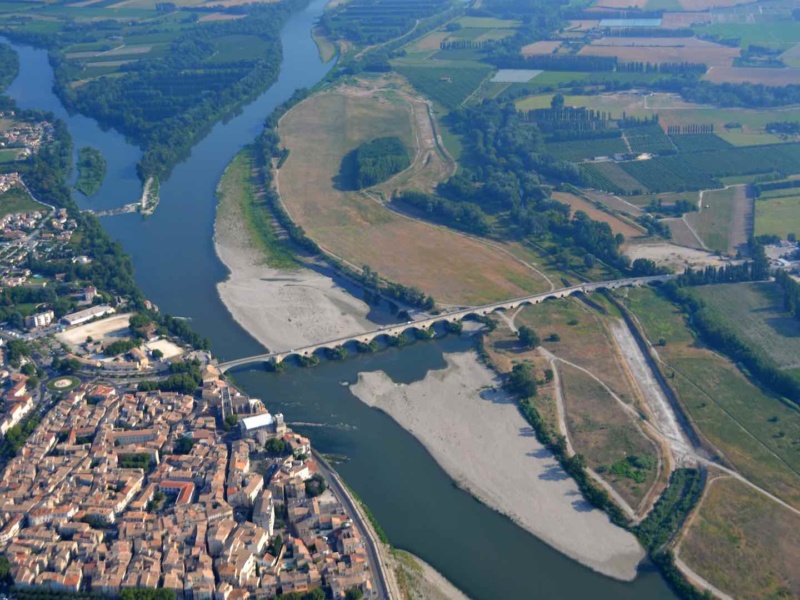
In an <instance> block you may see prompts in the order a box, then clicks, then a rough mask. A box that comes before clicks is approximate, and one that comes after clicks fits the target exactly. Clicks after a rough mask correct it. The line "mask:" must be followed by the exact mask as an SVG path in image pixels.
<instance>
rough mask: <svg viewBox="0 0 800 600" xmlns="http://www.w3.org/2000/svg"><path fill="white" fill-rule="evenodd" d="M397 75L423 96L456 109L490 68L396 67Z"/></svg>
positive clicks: (476, 87)
mask: <svg viewBox="0 0 800 600" xmlns="http://www.w3.org/2000/svg"><path fill="white" fill-rule="evenodd" d="M396 70H397V72H398V73H400V74H401V75H403V76H404V77H406V79H408V80H409V81H410V82H411V84H412V85H413V86H414V87H415V88H417V89H418V90H419V91H420V92H422V93H423V94H424V95H426V96H428V97H429V98H431V99H432V100H435V101H436V102H438V103H439V104H441V105H442V106H444V107H446V108H449V109H452V108H457V107H458V106H459V105H460V104H461V103H462V102H464V100H466V99H467V98H468V97H469V96H470V95H471V94H472V93H473V92H474V91H475V90H477V89H478V86H480V84H481V83H482V82H483V81H484V80H485V79H486V78H487V77H488V76H489V74H490V73H491V68H489V67H488V66H486V67H480V66H474V67H461V66H459V67H456V68H453V67H410V66H399V65H398V66H397V67H396Z"/></svg>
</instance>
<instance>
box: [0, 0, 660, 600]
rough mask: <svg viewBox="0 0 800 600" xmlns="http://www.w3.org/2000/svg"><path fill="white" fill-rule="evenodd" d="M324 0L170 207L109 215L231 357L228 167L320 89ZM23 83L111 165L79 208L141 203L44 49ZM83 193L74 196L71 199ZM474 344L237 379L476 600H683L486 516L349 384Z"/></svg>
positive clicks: (151, 279) (122, 158) (28, 63)
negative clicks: (225, 260)
mask: <svg viewBox="0 0 800 600" xmlns="http://www.w3.org/2000/svg"><path fill="white" fill-rule="evenodd" d="M326 2H327V0H313V1H312V2H311V4H310V5H309V6H308V8H307V9H305V10H304V11H301V12H299V13H297V14H295V15H294V16H293V17H292V18H290V19H289V20H288V22H287V23H286V25H285V26H284V28H283V31H282V42H283V48H284V50H283V54H284V59H283V64H282V68H281V74H280V77H279V79H278V81H277V82H276V83H275V85H273V86H272V88H270V89H269V90H268V91H267V92H265V93H264V94H262V95H261V96H260V97H259V98H258V99H256V100H255V101H254V102H252V103H251V104H249V105H248V106H246V107H245V108H244V109H243V110H242V111H240V112H239V113H238V114H237V115H235V116H233V117H232V118H231V119H229V120H227V121H226V122H224V123H218V124H217V125H216V126H215V127H214V128H213V129H212V130H211V132H210V133H209V134H208V135H207V136H206V137H205V138H204V139H203V140H202V141H201V142H200V143H199V144H198V145H197V146H195V148H194V149H193V150H192V154H191V156H190V157H189V158H188V159H187V160H186V161H184V162H183V163H182V164H180V165H178V166H177V167H176V168H175V170H174V171H173V173H172V175H171V177H170V178H169V179H168V180H167V181H166V182H163V183H162V185H161V204H160V205H159V207H158V209H157V210H156V212H155V214H154V215H153V216H151V217H149V218H147V219H142V217H141V216H139V215H136V214H133V215H122V216H115V217H109V218H106V219H104V221H103V225H104V227H105V228H106V230H107V231H108V232H109V233H110V234H111V235H112V236H113V237H114V238H116V239H118V240H120V242H121V243H122V244H123V246H124V248H125V250H126V251H127V252H128V254H129V255H130V256H131V257H132V259H133V262H134V265H135V268H136V278H137V281H138V282H139V285H140V286H141V288H142V289H143V291H144V292H145V293H146V294H147V295H148V297H149V298H151V299H152V300H153V301H154V302H155V303H156V304H158V306H159V307H160V308H161V310H162V311H165V312H168V313H170V314H173V315H177V316H183V317H187V318H189V319H191V322H192V325H193V327H194V328H195V329H196V330H197V331H198V332H200V333H202V334H203V335H205V336H207V337H209V338H210V339H211V341H212V346H213V351H214V353H215V354H216V355H217V356H218V357H220V358H221V359H231V358H236V357H241V356H247V355H251V354H255V353H259V352H263V348H262V347H261V345H260V344H259V343H258V342H256V341H255V340H254V339H253V338H252V337H251V336H250V335H249V334H248V333H247V332H246V331H244V330H243V329H242V328H241V327H240V326H239V325H238V324H237V323H236V322H235V321H234V320H233V319H232V318H231V316H230V314H229V313H228V311H227V309H226V308H225V306H224V305H223V304H222V302H221V301H220V299H219V296H218V294H217V290H216V285H217V283H218V282H219V281H221V280H222V279H224V278H225V277H226V276H227V272H226V269H225V267H224V265H222V263H221V262H220V261H219V259H218V258H217V256H216V254H215V251H214V245H213V242H212V239H213V227H214V216H215V207H216V199H215V195H214V191H215V188H216V185H217V182H218V181H219V178H220V176H221V174H222V172H223V171H224V169H225V167H226V165H227V164H228V163H229V162H230V161H231V159H232V158H233V157H234V156H235V154H236V153H237V152H238V151H239V150H240V149H241V148H242V147H243V146H244V145H246V144H247V143H249V142H250V141H252V140H253V139H254V138H255V136H256V135H257V134H258V132H259V131H260V129H261V126H262V123H263V121H264V119H265V118H266V116H267V115H268V114H269V113H270V112H271V111H272V110H273V109H274V108H275V107H276V106H278V105H279V104H280V103H281V102H283V101H285V100H286V99H288V98H289V97H290V96H291V94H292V93H293V92H294V90H296V89H298V88H301V87H311V86H313V85H315V84H316V83H317V82H318V81H319V80H320V79H322V78H323V77H324V76H325V74H326V73H327V71H328V70H329V68H330V67H331V64H330V63H329V64H323V63H322V62H321V60H320V58H319V54H318V51H317V48H316V45H315V44H314V42H313V40H312V39H311V36H310V31H311V27H312V25H313V23H314V21H315V20H316V19H317V18H318V17H319V15H320V14H321V12H322V8H323V6H324V4H325V3H326ZM12 45H13V46H14V48H15V49H16V51H17V52H18V53H19V56H20V74H19V76H18V77H17V79H16V80H15V81H14V82H13V84H12V85H11V86H10V88H9V90H8V92H7V93H8V94H9V95H10V96H12V97H13V98H15V99H16V100H17V102H18V104H19V105H20V106H21V107H22V108H35V109H43V110H50V111H52V112H54V113H55V114H56V115H57V116H58V117H59V118H61V119H63V120H64V121H66V122H67V124H68V126H69V130H70V133H71V134H72V137H73V140H74V143H75V147H76V148H78V147H81V146H84V145H92V146H94V147H96V148H98V149H99V150H100V151H101V152H102V153H103V155H104V156H105V158H106V161H107V163H108V172H107V175H106V179H105V182H104V184H103V187H102V189H101V190H100V192H99V193H98V194H97V195H96V196H94V197H93V198H91V199H87V198H83V197H77V198H76V199H77V200H78V202H79V204H80V205H81V206H82V207H84V208H94V209H105V208H113V207H116V206H121V205H123V204H127V203H129V202H132V201H134V200H136V199H137V198H138V197H139V195H140V193H141V185H140V182H139V181H138V179H137V177H136V170H135V166H136V162H137V161H138V160H139V158H140V156H141V151H140V150H139V149H138V148H137V147H135V146H133V145H131V144H128V143H127V142H126V140H125V138H124V137H123V136H122V135H120V134H119V133H117V132H115V131H104V130H102V129H101V128H100V127H99V126H98V125H97V123H96V122H95V121H93V120H92V119H89V118H87V117H83V116H80V115H68V114H67V112H66V111H65V110H64V108H63V106H62V105H61V103H60V101H59V100H58V98H57V97H56V96H55V95H54V94H53V93H52V91H51V88H52V81H53V73H52V69H51V68H50V66H49V64H48V61H47V55H46V52H45V51H43V50H38V49H33V48H31V47H28V46H22V45H18V44H12ZM76 194H77V193H76ZM471 343H472V342H471V341H469V340H468V339H459V338H453V337H448V338H445V339H443V340H437V341H432V342H426V343H417V344H413V345H411V346H408V347H405V348H403V349H393V350H388V351H385V352H382V353H380V354H376V355H370V356H363V355H362V356H356V357H353V358H349V359H347V360H346V361H343V362H337V363H334V362H323V363H322V364H321V365H320V366H319V367H317V368H315V369H310V370H303V371H299V370H296V369H290V370H289V371H288V372H286V373H283V374H280V375H276V374H269V373H266V372H263V371H261V370H247V371H238V372H236V373H235V378H236V381H237V382H238V383H239V384H240V385H241V386H242V387H243V388H244V389H245V390H246V391H247V392H248V393H249V394H251V395H253V396H256V397H259V398H262V399H263V400H264V402H265V404H266V405H267V407H268V408H269V409H270V410H272V411H273V412H283V413H284V415H285V416H286V420H287V422H290V423H293V424H294V425H293V426H294V428H295V429H296V430H298V431H300V432H302V433H303V434H305V435H308V436H309V437H311V438H312V440H313V442H314V445H315V446H316V447H317V448H319V449H320V450H321V451H322V452H326V453H334V454H341V455H345V456H347V457H349V460H348V461H347V462H344V463H343V464H341V465H339V466H338V470H339V471H340V472H341V474H342V476H343V477H344V478H345V479H346V480H347V482H348V484H349V485H350V486H351V487H352V488H353V489H354V490H356V492H357V493H358V494H359V495H360V496H361V497H362V498H363V499H364V501H365V502H366V503H367V504H368V505H369V506H370V508H371V509H372V511H373V512H374V513H375V515H376V516H377V518H378V520H379V521H380V523H381V525H382V527H383V529H384V530H385V531H386V533H387V535H388V536H389V538H390V540H391V542H392V543H393V544H394V545H395V546H397V547H400V548H404V549H407V550H409V551H410V552H412V553H414V554H416V555H418V556H420V557H421V558H423V559H424V560H426V561H427V562H429V563H430V564H431V565H433V566H434V567H435V568H436V569H437V570H439V571H440V572H441V573H442V574H443V575H444V576H445V577H447V578H448V579H450V581H452V582H453V584H454V585H456V586H457V587H459V588H460V589H462V590H463V591H464V592H465V593H466V594H467V595H469V596H470V597H472V598H475V599H481V600H482V599H487V600H488V599H496V598H514V599H522V598H542V599H550V598H552V599H556V598H558V599H578V598H589V597H591V598H594V599H609V600H610V599H615V600H616V599H621V600H626V599H634V598H635V599H648V600H662V599H667V598H674V597H675V596H674V595H673V594H672V592H671V591H670V590H669V589H668V587H667V586H666V584H665V582H664V580H663V579H662V578H661V576H660V575H659V574H658V573H657V572H655V571H653V569H652V568H648V567H644V568H643V570H642V573H641V574H640V575H639V577H637V579H636V581H634V582H633V583H620V582H617V581H614V580H611V579H608V578H606V577H603V576H601V575H598V574H596V573H594V572H593V571H591V570H590V569H587V568H585V567H583V566H581V565H580V564H578V563H576V562H574V561H572V560H570V559H568V558H566V557H565V556H563V555H561V554H560V553H558V552H557V551H555V550H553V549H552V548H550V547H549V546H547V545H546V544H544V543H543V542H541V541H539V540H538V539H537V538H535V537H534V536H532V535H530V534H529V533H527V532H526V531H524V530H522V529H521V528H519V527H517V526H516V525H514V524H513V523H512V522H511V521H510V520H509V519H507V518H505V517H503V516H501V515H499V514H498V513H496V512H494V511H492V510H491V509H489V508H487V507H485V506H484V505H482V504H481V503H479V502H478V501H476V500H475V499H474V498H473V497H472V496H470V495H469V494H467V493H466V492H464V491H462V490H460V489H458V488H457V487H456V486H455V485H454V483H453V482H452V480H451V479H450V478H449V477H448V476H447V474H446V473H444V471H442V469H441V468H440V467H439V466H438V465H437V464H436V462H435V461H434V460H433V459H432V458H431V457H430V455H429V454H428V453H427V451H426V450H425V449H424V448H423V447H422V445H421V444H420V443H419V442H417V441H416V439H415V438H414V437H412V436H411V435H410V434H409V433H407V432H406V431H405V430H403V429H402V428H400V427H399V426H398V425H397V424H396V423H395V422H394V421H392V420H391V419H390V418H389V417H388V416H386V415H385V414H384V413H382V412H379V411H377V410H373V409H371V408H368V407H367V406H365V405H364V404H362V403H361V402H360V401H358V400H357V399H356V398H355V396H353V395H352V394H351V393H350V391H349V389H348V388H347V387H346V385H345V384H346V383H354V382H355V381H356V379H357V376H358V373H359V372H364V371H372V370H383V371H386V372H387V373H388V374H389V375H390V376H391V377H392V379H394V380H395V381H397V382H404V383H411V382H413V381H417V380H420V379H422V378H424V376H425V374H426V373H427V372H428V371H429V370H431V369H441V368H444V367H445V364H446V363H445V360H444V354H445V353H448V352H455V351H464V350H465V349H468V348H469V347H470V346H471Z"/></svg>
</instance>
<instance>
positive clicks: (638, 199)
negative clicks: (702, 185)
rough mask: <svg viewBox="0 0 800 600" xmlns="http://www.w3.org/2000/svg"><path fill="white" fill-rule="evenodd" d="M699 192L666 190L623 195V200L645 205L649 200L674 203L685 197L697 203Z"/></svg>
mask: <svg viewBox="0 0 800 600" xmlns="http://www.w3.org/2000/svg"><path fill="white" fill-rule="evenodd" d="M698 196H699V192H667V193H665V194H640V195H637V196H625V200H626V201H628V202H630V203H631V204H635V205H636V206H640V207H645V206H647V205H648V204H650V203H651V202H658V201H659V200H660V201H661V202H663V203H664V204H675V202H677V201H678V200H682V199H686V200H690V201H691V202H694V203H695V204H697V199H698Z"/></svg>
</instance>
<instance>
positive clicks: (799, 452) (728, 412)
mask: <svg viewBox="0 0 800 600" xmlns="http://www.w3.org/2000/svg"><path fill="white" fill-rule="evenodd" d="M624 297H626V298H627V300H626V304H627V305H628V307H629V308H630V309H631V310H632V311H633V312H634V313H635V314H636V316H637V317H638V318H639V320H640V321H641V323H642V325H643V327H644V329H645V332H646V334H647V337H648V339H649V340H650V341H651V342H652V343H656V342H658V341H659V340H661V339H663V340H664V341H665V345H664V346H661V347H658V353H659V355H660V357H661V359H662V360H663V361H664V363H665V370H666V372H667V374H670V373H673V372H674V377H671V378H670V379H669V381H670V384H671V385H672V386H673V387H674V389H675V390H676V392H677V395H678V398H679V400H680V403H681V405H682V406H683V408H684V410H685V411H686V413H687V414H688V416H689V418H690V419H691V420H692V422H693V423H694V425H695V426H696V427H697V428H698V429H699V430H700V432H701V433H702V435H703V436H704V437H705V438H706V439H708V440H709V441H710V442H711V443H712V444H713V445H714V446H715V447H716V448H717V449H718V450H719V452H720V453H721V454H722V455H723V456H724V457H725V459H727V460H728V461H729V462H730V463H731V464H733V465H734V467H735V468H736V469H737V470H739V471H740V472H741V473H742V475H744V476H745V477H747V478H748V479H750V480H751V481H753V482H754V483H756V484H757V485H759V486H761V487H763V488H764V489H766V490H769V491H770V492H772V493H774V494H775V495H776V496H778V497H780V498H782V499H783V500H785V501H786V502H790V503H792V504H794V505H795V506H798V507H800V445H798V444H796V443H795V441H796V440H797V439H798V436H800V412H798V411H797V410H795V409H793V408H790V407H789V406H787V405H786V404H784V403H783V402H781V401H780V400H779V399H777V398H775V397H773V396H770V395H767V394H765V393H764V392H762V391H761V389H759V388H758V387H756V386H754V385H753V384H751V383H750V382H749V381H748V380H747V379H746V378H745V377H744V375H742V373H741V372H740V371H739V370H738V369H737V368H736V366H735V365H734V364H733V363H731V362H730V361H728V360H727V359H725V358H724V357H722V356H720V355H719V354H717V353H715V352H711V351H710V350H708V349H706V348H705V347H704V346H702V344H700V343H699V342H697V341H696V340H695V339H694V337H693V335H692V332H691V330H690V329H689V328H688V326H687V324H686V321H685V318H684V316H683V315H682V313H681V312H680V309H678V308H677V307H676V306H675V305H673V304H672V303H670V302H669V301H668V300H666V299H665V298H664V297H662V296H660V295H658V294H657V292H655V291H654V290H652V289H644V288H640V289H636V290H630V291H627V292H624Z"/></svg>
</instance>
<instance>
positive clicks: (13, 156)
mask: <svg viewBox="0 0 800 600" xmlns="http://www.w3.org/2000/svg"><path fill="white" fill-rule="evenodd" d="M19 150H20V149H19V148H4V149H3V150H0V163H7V162H14V161H15V160H17V155H18V154H19Z"/></svg>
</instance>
